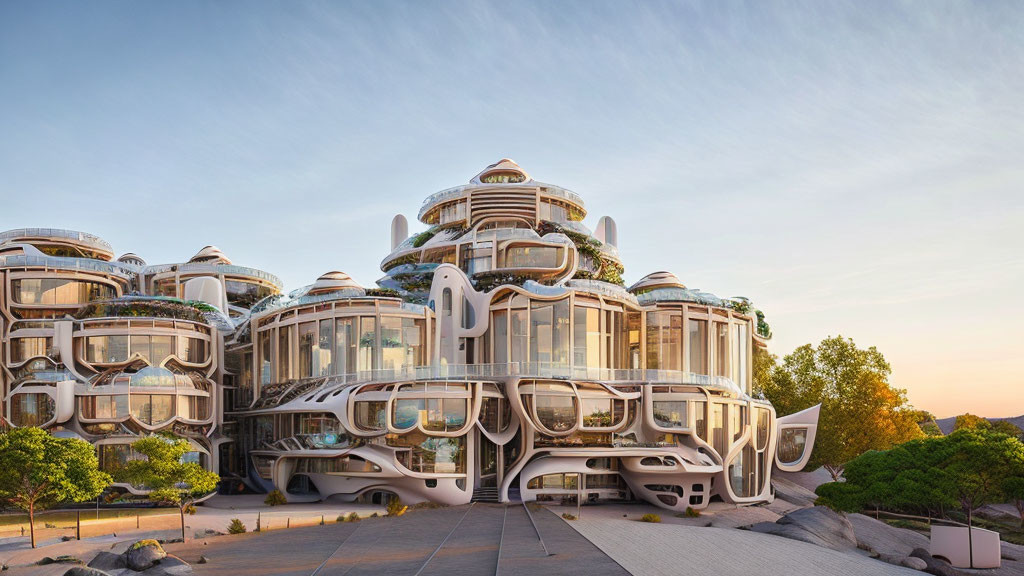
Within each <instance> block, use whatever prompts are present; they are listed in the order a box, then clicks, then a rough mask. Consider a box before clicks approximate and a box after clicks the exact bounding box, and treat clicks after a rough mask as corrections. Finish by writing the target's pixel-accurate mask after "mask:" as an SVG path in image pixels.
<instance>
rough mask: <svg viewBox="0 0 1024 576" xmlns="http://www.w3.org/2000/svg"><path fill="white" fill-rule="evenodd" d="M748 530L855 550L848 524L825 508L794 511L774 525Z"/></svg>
mask: <svg viewBox="0 0 1024 576" xmlns="http://www.w3.org/2000/svg"><path fill="white" fill-rule="evenodd" d="M750 529H751V530H752V531H754V532H761V533H764V534H774V535H776V536H782V537H785V538H791V539H793V540H799V541H801V542H807V543H810V544H814V545H816V546H823V547H825V548H831V549H832V550H839V551H842V552H845V551H847V550H850V549H854V548H856V547H857V535H856V534H855V533H854V531H853V525H852V524H850V521H849V520H847V519H846V518H845V517H844V516H843V515H841V514H839V513H837V512H834V511H833V510H831V509H829V508H826V507H824V506H815V507H813V508H803V509H800V510H794V511H793V512H790V513H789V514H787V515H785V516H783V517H782V518H779V519H778V520H777V521H775V522H760V523H758V524H754V525H753V526H751V527H750Z"/></svg>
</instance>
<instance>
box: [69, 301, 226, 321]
mask: <svg viewBox="0 0 1024 576" xmlns="http://www.w3.org/2000/svg"><path fill="white" fill-rule="evenodd" d="M218 312H219V311H218V310H217V309H216V308H214V307H213V306H210V305H209V304H207V303H205V302H198V301H194V300H188V301H186V300H180V299H178V298H168V297H162V296H146V297H140V296H125V297H122V298H116V299H114V300H100V301H97V302H92V303H90V304H87V305H85V306H83V307H81V308H79V310H78V311H77V312H76V313H75V315H74V317H75V318H76V319H77V320H86V319H89V318H173V319H175V320H189V321H192V322H200V323H204V324H205V323H207V319H206V314H215V313H218Z"/></svg>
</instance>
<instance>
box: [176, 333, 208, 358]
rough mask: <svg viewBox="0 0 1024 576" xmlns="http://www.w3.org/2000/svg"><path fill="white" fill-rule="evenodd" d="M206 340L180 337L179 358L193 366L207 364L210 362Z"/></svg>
mask: <svg viewBox="0 0 1024 576" xmlns="http://www.w3.org/2000/svg"><path fill="white" fill-rule="evenodd" d="M207 349H208V347H207V345H206V341H205V340H201V339H199V338H186V337H181V336H179V337H178V358H179V359H181V360H184V361H185V362H190V363H192V364H205V363H206V361H207V360H209V355H208V353H207Z"/></svg>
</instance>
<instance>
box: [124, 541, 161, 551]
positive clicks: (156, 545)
mask: <svg viewBox="0 0 1024 576" xmlns="http://www.w3.org/2000/svg"><path fill="white" fill-rule="evenodd" d="M146 546H153V547H154V548H157V549H159V550H163V547H162V546H160V543H159V542H157V541H156V540H153V539H152V538H149V539H146V540H139V541H138V542H136V543H134V544H132V545H131V546H129V547H128V549H129V550H138V549H139V548H145V547H146Z"/></svg>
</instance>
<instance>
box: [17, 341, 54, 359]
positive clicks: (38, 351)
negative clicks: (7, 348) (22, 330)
mask: <svg viewBox="0 0 1024 576" xmlns="http://www.w3.org/2000/svg"><path fill="white" fill-rule="evenodd" d="M52 342H53V339H52V338H12V339H11V362H13V363H15V364H18V363H21V362H24V361H26V360H28V359H29V358H35V357H36V356H46V355H47V353H48V352H49V350H50V346H52Z"/></svg>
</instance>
